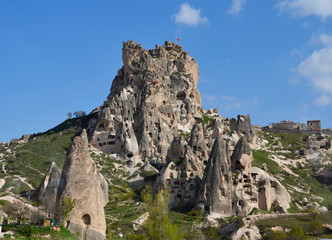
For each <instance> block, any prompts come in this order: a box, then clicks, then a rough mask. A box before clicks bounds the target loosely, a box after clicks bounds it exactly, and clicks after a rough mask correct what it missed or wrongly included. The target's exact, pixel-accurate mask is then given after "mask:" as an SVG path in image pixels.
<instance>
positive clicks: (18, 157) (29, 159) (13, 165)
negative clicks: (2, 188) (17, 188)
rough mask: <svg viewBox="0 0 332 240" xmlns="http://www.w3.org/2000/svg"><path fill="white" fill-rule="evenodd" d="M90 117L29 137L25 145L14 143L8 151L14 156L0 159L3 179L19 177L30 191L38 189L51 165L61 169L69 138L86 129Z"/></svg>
mask: <svg viewBox="0 0 332 240" xmlns="http://www.w3.org/2000/svg"><path fill="white" fill-rule="evenodd" d="M93 117H95V114H90V115H88V116H85V117H81V118H73V119H68V120H66V121H64V122H63V123H61V124H59V125H58V126H56V127H54V128H52V129H50V130H48V131H46V132H44V133H40V134H35V135H33V138H35V139H34V140H33V141H30V142H28V143H25V144H18V143H14V144H13V145H12V146H11V147H10V148H11V150H12V151H13V150H15V154H9V156H7V157H4V160H5V161H4V164H5V168H6V170H7V174H6V175H15V174H17V175H21V176H23V177H26V178H27V181H28V182H29V183H30V184H32V186H33V187H35V188H36V187H38V185H39V184H40V182H41V181H42V179H43V177H44V174H45V173H46V171H47V170H48V169H49V167H50V166H51V163H52V162H53V161H54V162H56V164H57V166H58V167H59V168H60V169H61V168H62V166H63V163H64V160H65V157H66V151H67V149H68V147H69V145H70V144H71V142H72V139H73V137H75V136H76V135H77V134H78V133H80V132H81V130H82V128H86V127H87V125H88V122H89V120H90V119H91V118H93ZM16 142H17V141H16ZM0 150H1V151H5V147H4V146H3V145H1V148H0ZM3 176H4V173H1V177H3ZM24 190H27V189H24Z"/></svg>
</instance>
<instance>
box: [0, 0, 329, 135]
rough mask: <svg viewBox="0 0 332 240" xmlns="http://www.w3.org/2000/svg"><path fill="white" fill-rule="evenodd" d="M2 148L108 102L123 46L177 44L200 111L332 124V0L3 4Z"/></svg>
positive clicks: (0, 27) (0, 26) (0, 23)
mask: <svg viewBox="0 0 332 240" xmlns="http://www.w3.org/2000/svg"><path fill="white" fill-rule="evenodd" d="M0 36H1V37H0V53H1V54H0V81H1V88H0V116H1V120H0V141H9V140H10V139H12V138H19V137H20V136H21V135H23V134H28V133H36V132H39V131H40V132H43V131H46V130H48V129H50V128H52V127H54V126H56V125H57V124H59V123H61V122H62V121H64V120H65V119H66V118H67V117H66V115H67V113H68V112H75V111H77V110H84V111H86V112H90V111H91V110H93V109H94V108H95V107H98V106H100V105H101V104H102V103H103V101H105V100H106V97H107V95H108V94H109V89H110V86H111V83H112V80H113V78H114V77H115V75H116V74H117V70H118V69H119V68H121V66H122V56H121V51H122V42H123V41H127V40H132V39H133V40H135V41H137V42H139V43H141V44H142V46H143V47H144V48H147V49H151V48H154V46H155V44H158V45H162V44H163V43H164V41H165V40H173V41H175V40H176V38H179V39H180V44H181V45H182V46H183V48H184V49H185V50H187V51H189V53H190V55H191V56H192V57H194V58H195V59H196V60H197V62H198V64H199V70H200V73H201V75H200V81H199V85H198V89H199V90H200V92H201V93H202V104H203V107H204V108H205V109H208V108H218V110H219V113H220V114H221V115H222V116H223V117H236V116H237V114H250V115H251V118H252V122H253V123H254V124H256V125H267V124H269V123H271V122H278V121H281V120H284V119H285V120H293V121H297V122H305V121H306V120H310V119H320V120H322V125H323V127H325V128H328V127H332V114H331V110H332V0H279V1H262V0H223V1H220V0H210V1H198V0H196V1H184V2H181V1H174V0H169V1H166V2H165V1H147V0H142V1H128V0H127V1H126V0H124V1H121V2H120V1H109V0H107V1H106V0H105V1H102V0H99V1H71V0H66V1H61V0H57V1H23V0H22V1H15V0H12V1H1V2H0Z"/></svg>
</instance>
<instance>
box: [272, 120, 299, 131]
mask: <svg viewBox="0 0 332 240" xmlns="http://www.w3.org/2000/svg"><path fill="white" fill-rule="evenodd" d="M304 128H305V125H304V124H300V123H295V122H293V121H285V120H283V121H281V122H280V123H272V129H276V130H295V129H297V130H303V129H304Z"/></svg>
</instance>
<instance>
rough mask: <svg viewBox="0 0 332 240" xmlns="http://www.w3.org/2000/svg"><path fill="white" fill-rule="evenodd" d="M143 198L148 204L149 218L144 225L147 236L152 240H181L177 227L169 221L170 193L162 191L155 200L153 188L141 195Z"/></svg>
mask: <svg viewBox="0 0 332 240" xmlns="http://www.w3.org/2000/svg"><path fill="white" fill-rule="evenodd" d="M141 198H142V199H143V201H144V202H145V203H146V204H147V207H148V212H149V218H148V219H147V221H146V222H145V224H144V228H145V230H146V232H145V233H146V235H147V236H148V239H151V240H180V239H182V238H181V236H180V235H179V234H178V228H177V226H176V225H173V224H171V222H170V219H169V207H168V205H169V200H170V199H169V191H167V190H161V191H160V192H158V193H157V194H155V196H154V198H153V194H152V188H151V186H147V187H146V188H145V189H144V190H143V191H142V193H141Z"/></svg>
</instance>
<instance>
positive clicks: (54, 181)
mask: <svg viewBox="0 0 332 240" xmlns="http://www.w3.org/2000/svg"><path fill="white" fill-rule="evenodd" d="M60 176H61V172H60V170H59V168H58V167H57V166H56V164H55V162H52V165H51V167H50V169H49V170H48V171H47V173H46V174H45V177H44V179H43V181H42V182H41V184H40V185H39V187H38V188H37V190H36V191H35V192H34V194H33V195H32V200H33V201H37V202H38V203H39V205H40V206H43V208H44V210H45V212H46V213H47V214H48V215H49V216H52V217H53V216H54V212H55V201H56V195H57V190H58V186H59V181H60Z"/></svg>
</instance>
